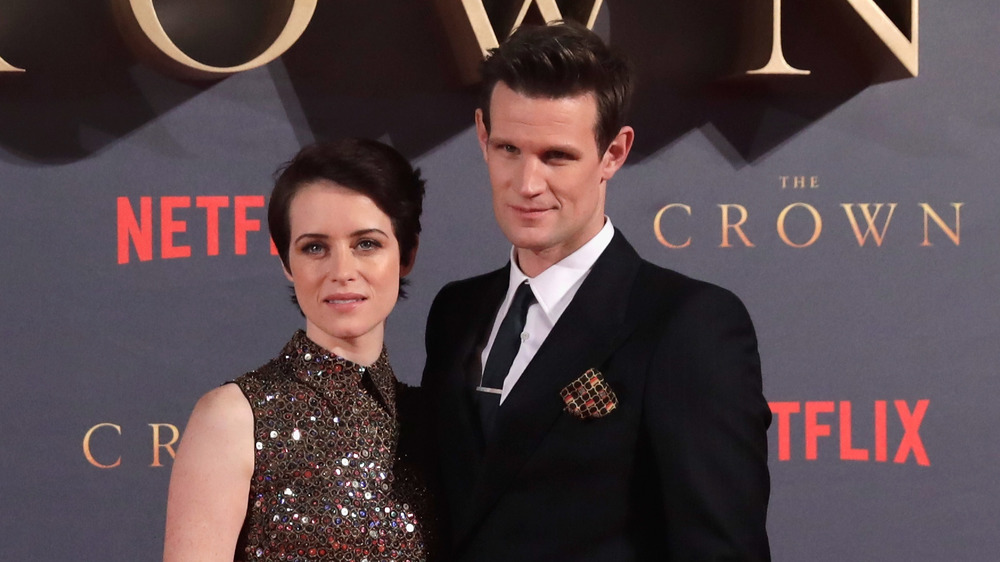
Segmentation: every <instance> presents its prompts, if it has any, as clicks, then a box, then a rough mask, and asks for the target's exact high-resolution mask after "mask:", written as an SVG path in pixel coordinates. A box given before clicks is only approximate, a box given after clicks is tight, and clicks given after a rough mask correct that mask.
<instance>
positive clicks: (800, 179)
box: [792, 176, 806, 189]
mask: <svg viewBox="0 0 1000 562" xmlns="http://www.w3.org/2000/svg"><path fill="white" fill-rule="evenodd" d="M805 188H806V177H805V176H795V178H794V179H793V180H792V189H805Z"/></svg>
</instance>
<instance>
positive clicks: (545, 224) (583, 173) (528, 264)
mask: <svg viewBox="0 0 1000 562" xmlns="http://www.w3.org/2000/svg"><path fill="white" fill-rule="evenodd" d="M596 123H597V101H596V99H595V98H594V95H593V94H591V93H585V94H581V95H578V96H572V97H564V98H556V99H551V98H544V97H542V98H534V97H528V96H525V95H522V94H520V93H518V92H515V91H514V90H512V89H510V87H508V86H507V85H506V84H504V83H503V82H500V83H498V84H497V85H496V87H495V88H494V90H493V95H492V98H491V100H490V132H489V134H487V133H486V127H485V125H484V123H483V119H482V112H481V110H480V111H477V112H476V130H477V133H478V136H479V144H480V147H481V148H482V150H483V157H484V158H485V160H486V164H487V167H488V168H489V173H490V183H491V184H492V187H493V212H494V213H495V214H496V218H497V223H499V225H500V229H501V230H502V231H503V233H504V235H506V236H507V239H509V240H510V241H511V243H513V244H514V246H515V247H516V248H517V249H518V252H517V256H518V263H519V265H520V266H521V269H522V270H523V271H524V272H525V273H526V274H528V275H529V276H534V275H537V274H538V273H540V272H541V271H544V270H545V268H547V267H548V266H550V265H552V264H554V263H556V262H558V261H559V260H561V259H562V258H564V257H566V256H567V255H569V254H571V253H573V252H574V251H575V250H577V249H578V248H580V247H581V246H582V245H584V244H585V243H586V242H587V241H589V240H590V239H591V238H593V237H594V236H595V235H596V234H597V233H598V232H599V231H600V230H601V228H602V226H603V225H604V196H605V189H606V187H607V180H608V179H610V178H611V176H613V175H614V173H615V172H616V171H617V170H618V169H619V168H620V167H621V165H622V164H623V163H624V162H625V157H626V156H627V155H628V149H629V148H630V147H631V142H632V130H631V128H629V127H624V128H623V129H622V132H620V133H619V135H618V137H616V138H615V140H614V141H612V144H611V146H610V147H609V148H608V150H607V151H605V152H604V153H603V154H601V153H599V152H598V150H597V142H596V140H595V137H594V130H595V125H596ZM532 270H533V271H532Z"/></svg>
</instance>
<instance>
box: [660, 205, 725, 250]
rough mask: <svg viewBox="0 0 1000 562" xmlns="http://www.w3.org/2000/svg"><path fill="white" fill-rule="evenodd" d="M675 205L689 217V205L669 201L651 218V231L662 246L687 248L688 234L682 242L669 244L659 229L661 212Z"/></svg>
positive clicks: (689, 241)
mask: <svg viewBox="0 0 1000 562" xmlns="http://www.w3.org/2000/svg"><path fill="white" fill-rule="evenodd" d="M675 207H676V208H680V209H684V211H686V212H687V215H688V216H689V217H690V216H691V207H689V206H687V205H684V204H683V203H671V204H669V205H667V206H665V207H663V208H662V209H660V211H659V212H658V213H656V218H654V219H653V231H654V232H655V233H656V239H657V240H659V241H660V244H663V245H664V246H666V247H668V248H673V249H677V248H687V247H688V246H690V245H691V237H690V236H688V239H687V240H685V241H684V243H683V244H671V243H670V242H667V239H666V238H665V237H664V236H663V232H662V231H661V230H660V219H661V218H662V217H663V213H664V212H666V211H667V209H673V208H675ZM740 224H742V223H740Z"/></svg>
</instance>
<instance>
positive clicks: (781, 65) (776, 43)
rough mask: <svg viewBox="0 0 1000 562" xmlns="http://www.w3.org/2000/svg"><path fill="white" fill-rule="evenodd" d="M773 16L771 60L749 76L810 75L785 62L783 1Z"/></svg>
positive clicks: (777, 4) (774, 6)
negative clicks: (782, 30)
mask: <svg viewBox="0 0 1000 562" xmlns="http://www.w3.org/2000/svg"><path fill="white" fill-rule="evenodd" d="M914 1H916V0H914ZM771 14H772V15H771V21H772V23H773V26H772V28H771V58H770V59H769V60H768V61H767V64H765V65H764V66H762V67H760V68H758V69H756V70H748V71H747V74H787V75H799V76H802V75H806V74H809V71H808V70H801V69H798V68H795V67H794V66H792V65H790V64H788V61H786V60H785V54H784V53H783V52H782V51H781V0H774V4H773V7H772V11H771Z"/></svg>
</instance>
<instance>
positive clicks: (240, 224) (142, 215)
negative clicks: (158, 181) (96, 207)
mask: <svg viewBox="0 0 1000 562" xmlns="http://www.w3.org/2000/svg"><path fill="white" fill-rule="evenodd" d="M230 199H231V200H232V209H233V210H232V218H233V253H234V254H235V255H238V256H245V255H246V254H247V234H248V233H250V232H259V231H261V220H260V219H257V218H251V217H250V216H249V214H250V210H251V209H263V207H264V196H263V195H236V196H234V197H232V198H230V197H229V196H227V195H199V196H197V197H195V198H194V205H195V207H196V208H198V209H204V210H203V211H199V212H194V211H185V209H190V208H191V197H189V196H175V197H159V198H155V199H154V198H153V197H140V198H139V209H138V213H137V212H136V208H135V207H134V206H133V205H132V202H131V201H130V200H129V198H128V197H119V198H118V263H119V264H125V263H129V260H130V259H131V255H132V253H131V251H130V246H131V247H133V248H135V255H136V256H137V257H138V258H139V261H149V260H151V259H153V249H154V239H153V233H154V232H156V231H157V230H158V231H159V234H160V236H159V238H158V241H159V245H160V247H159V250H160V252H159V254H160V258H161V259H171V258H188V257H191V246H190V245H185V244H178V243H175V241H174V236H175V235H177V234H183V233H185V232H187V225H188V223H189V222H190V221H191V220H204V224H205V233H206V239H205V255H207V256H217V255H219V250H220V248H219V246H220V243H219V216H220V213H221V212H222V209H229V208H230ZM154 201H155V202H156V203H157V206H158V207H159V213H158V214H157V215H156V216H157V217H158V218H159V228H157V227H156V226H155V221H154V214H153V207H154ZM257 214H258V215H260V216H262V215H263V214H264V213H263V211H257ZM227 218H228V217H227ZM270 245H271V255H277V254H278V251H277V249H276V248H275V247H274V243H273V242H271V244H270Z"/></svg>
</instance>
